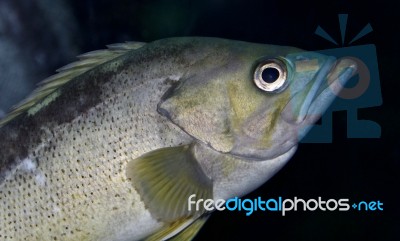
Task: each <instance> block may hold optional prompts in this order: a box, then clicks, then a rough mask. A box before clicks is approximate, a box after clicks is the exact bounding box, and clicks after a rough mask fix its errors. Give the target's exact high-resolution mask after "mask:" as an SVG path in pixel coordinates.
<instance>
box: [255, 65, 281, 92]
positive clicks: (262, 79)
mask: <svg viewBox="0 0 400 241" xmlns="http://www.w3.org/2000/svg"><path fill="white" fill-rule="evenodd" d="M254 83H255V84H256V85H257V87H258V88H259V89H261V90H263V91H265V92H270V93H279V92H281V91H282V90H284V89H285V87H286V86H287V68H286V64H285V63H284V62H283V61H282V60H280V59H266V60H263V61H261V62H260V63H259V64H258V66H257V67H256V70H255V72H254Z"/></svg>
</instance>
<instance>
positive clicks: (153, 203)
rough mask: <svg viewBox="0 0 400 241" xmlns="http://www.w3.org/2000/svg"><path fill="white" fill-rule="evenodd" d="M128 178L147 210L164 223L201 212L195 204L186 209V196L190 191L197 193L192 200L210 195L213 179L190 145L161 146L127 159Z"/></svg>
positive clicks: (197, 214)
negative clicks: (203, 167)
mask: <svg viewBox="0 0 400 241" xmlns="http://www.w3.org/2000/svg"><path fill="white" fill-rule="evenodd" d="M127 177H128V179H130V180H131V181H132V185H133V186H134V187H135V188H136V190H137V191H138V192H139V194H140V196H141V197H142V199H143V201H144V203H145V205H146V207H147V208H148V209H149V211H150V213H151V214H152V215H153V216H154V217H155V218H157V219H159V220H160V221H163V222H174V221H176V220H178V219H181V218H185V217H191V216H200V215H201V214H202V213H204V210H203V209H201V210H195V207H194V206H193V207H191V210H190V211H189V209H188V198H189V196H191V195H192V194H196V196H195V197H194V198H193V201H195V200H199V199H208V198H212V182H211V180H210V179H209V178H208V177H207V176H206V175H205V174H204V172H203V170H202V169H201V167H200V165H199V164H198V162H197V160H196V159H195V157H194V155H193V153H192V147H191V146H190V145H185V146H178V147H168V148H161V149H158V150H155V151H152V152H149V153H146V154H144V155H143V156H141V157H139V158H137V159H134V160H132V161H130V162H129V163H128V166H127ZM200 206H202V205H200Z"/></svg>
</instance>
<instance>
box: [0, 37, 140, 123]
mask: <svg viewBox="0 0 400 241" xmlns="http://www.w3.org/2000/svg"><path fill="white" fill-rule="evenodd" d="M143 45H145V43H142V42H126V43H118V44H111V45H107V47H108V49H104V50H95V51H91V52H88V53H85V54H82V55H79V56H78V59H79V60H78V61H76V62H72V63H70V64H68V65H65V66H64V67H61V68H59V69H58V70H57V72H58V73H56V74H55V75H52V76H50V77H48V78H46V79H44V80H43V81H41V82H40V83H39V84H38V87H37V88H36V89H35V90H34V91H33V92H32V94H30V95H29V96H28V97H27V98H26V99H24V100H22V101H21V102H20V103H19V104H17V105H16V106H14V107H13V108H12V111H11V112H9V113H8V114H7V115H6V116H5V117H4V118H3V119H1V120H0V128H1V127H2V126H3V125H5V124H6V123H8V122H9V121H11V120H13V119H14V118H16V117H18V116H19V115H21V114H22V113H25V112H27V111H28V110H29V109H30V108H32V107H34V106H35V105H37V104H39V103H40V102H41V101H42V100H44V99H45V98H46V97H47V96H49V95H50V94H52V93H53V92H54V91H56V90H57V89H59V88H60V87H61V86H64V85H65V84H66V83H68V82H69V81H71V80H72V79H74V78H75V77H77V76H79V75H82V74H84V73H86V72H87V71H89V70H91V69H93V68H94V67H96V66H98V65H101V64H104V63H106V62H108V61H110V60H113V59H115V58H117V57H119V56H121V55H123V54H125V53H127V52H129V51H131V50H135V49H138V48H141V47H142V46H143Z"/></svg>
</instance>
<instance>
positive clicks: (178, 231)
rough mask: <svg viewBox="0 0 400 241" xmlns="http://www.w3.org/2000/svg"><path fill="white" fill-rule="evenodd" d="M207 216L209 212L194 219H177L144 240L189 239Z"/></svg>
mask: <svg viewBox="0 0 400 241" xmlns="http://www.w3.org/2000/svg"><path fill="white" fill-rule="evenodd" d="M209 217H210V214H208V215H204V216H201V217H199V218H198V219H196V220H193V219H184V220H179V221H177V222H175V223H172V224H170V225H168V226H166V227H164V228H162V229H161V230H159V231H158V232H156V233H154V234H152V235H151V236H149V237H147V238H146V239H145V240H144V241H159V240H168V241H190V240H192V239H193V238H194V237H195V236H196V234H197V233H198V232H199V231H200V229H201V227H203V225H204V224H205V223H206V221H207V219H208V218H209Z"/></svg>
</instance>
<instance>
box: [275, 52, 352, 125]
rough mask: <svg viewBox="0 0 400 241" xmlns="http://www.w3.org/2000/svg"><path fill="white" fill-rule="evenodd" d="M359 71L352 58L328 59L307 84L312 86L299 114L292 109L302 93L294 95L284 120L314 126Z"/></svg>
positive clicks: (287, 107)
mask: <svg viewBox="0 0 400 241" xmlns="http://www.w3.org/2000/svg"><path fill="white" fill-rule="evenodd" d="M356 70H357V64H356V62H355V61H353V60H351V58H342V59H339V60H336V58H335V57H328V58H327V59H326V61H325V62H324V64H323V65H322V67H321V69H320V70H319V71H318V72H317V73H316V74H315V76H314V78H313V79H312V80H311V81H310V82H309V83H308V84H307V85H310V87H309V90H308V92H307V93H306V95H305V97H304V100H303V101H302V102H301V103H300V108H298V109H299V111H298V113H296V112H295V111H294V110H293V109H292V107H293V106H296V100H298V97H299V95H301V94H302V93H304V92H302V91H299V92H297V93H295V94H294V95H293V97H292V98H291V100H290V101H289V102H288V104H287V106H286V107H285V108H286V109H287V110H286V111H284V115H283V119H284V120H285V121H286V122H288V123H290V124H294V125H304V124H313V123H314V122H316V121H317V120H318V119H319V118H320V117H321V116H322V114H323V113H324V112H325V111H326V109H327V108H328V107H329V106H330V104H331V103H332V102H333V100H334V99H335V97H336V96H338V95H339V92H340V91H341V90H342V89H343V88H344V85H345V84H346V83H347V81H348V80H349V79H350V78H351V76H353V75H354V73H355V71H356Z"/></svg>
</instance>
